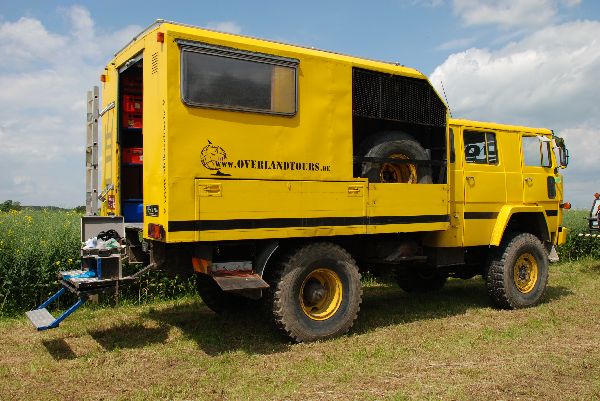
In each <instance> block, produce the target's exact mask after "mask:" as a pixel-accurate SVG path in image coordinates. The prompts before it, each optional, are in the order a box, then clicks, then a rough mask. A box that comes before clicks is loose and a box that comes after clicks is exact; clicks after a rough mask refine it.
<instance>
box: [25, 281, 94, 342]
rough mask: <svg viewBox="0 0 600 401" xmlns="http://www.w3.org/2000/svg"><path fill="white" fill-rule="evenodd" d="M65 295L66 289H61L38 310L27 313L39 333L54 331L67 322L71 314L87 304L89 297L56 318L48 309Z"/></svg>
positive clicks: (80, 300)
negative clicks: (61, 323)
mask: <svg viewBox="0 0 600 401" xmlns="http://www.w3.org/2000/svg"><path fill="white" fill-rule="evenodd" d="M64 293H65V288H64V287H63V288H61V289H60V290H59V291H58V292H57V293H56V294H54V295H52V296H51V297H50V298H48V299H47V300H46V301H45V302H44V303H43V304H41V305H40V306H38V307H37V309H34V310H30V311H29V312H25V314H26V315H27V317H28V318H29V320H30V321H31V323H33V325H34V326H35V328H36V329H37V330H38V331H42V330H48V329H53V328H55V327H58V325H59V324H60V322H62V321H63V320H65V319H66V318H67V317H68V316H69V315H70V314H71V313H73V312H75V311H76V310H77V309H79V307H80V306H81V305H83V304H84V303H85V301H86V300H87V297H81V298H79V300H78V301H77V302H75V304H73V305H72V306H71V307H70V308H69V309H67V310H66V311H64V312H63V313H62V314H61V315H60V316H59V317H56V318H55V317H54V316H52V314H51V313H50V312H48V310H47V309H46V307H47V306H48V305H50V304H51V303H52V302H54V301H55V300H56V299H57V298H58V297H60V296H61V295H62V294H64Z"/></svg>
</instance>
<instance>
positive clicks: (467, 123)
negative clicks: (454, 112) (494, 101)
mask: <svg viewBox="0 0 600 401" xmlns="http://www.w3.org/2000/svg"><path fill="white" fill-rule="evenodd" d="M448 125H460V126H464V127H471V128H484V129H485V128H487V129H491V130H503V131H519V132H527V133H533V134H546V135H552V134H554V133H553V131H552V130H550V129H548V128H537V127H525V126H521V125H509V124H499V123H495V122H485V121H475V120H466V119H457V118H450V119H449V120H448Z"/></svg>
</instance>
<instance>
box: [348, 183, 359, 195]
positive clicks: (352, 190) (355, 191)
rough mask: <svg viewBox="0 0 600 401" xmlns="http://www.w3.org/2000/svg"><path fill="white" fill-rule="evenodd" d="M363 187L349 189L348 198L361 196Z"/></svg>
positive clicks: (350, 187) (355, 186)
mask: <svg viewBox="0 0 600 401" xmlns="http://www.w3.org/2000/svg"><path fill="white" fill-rule="evenodd" d="M361 189H362V187H361V186H357V185H351V186H349V187H348V196H359V195H360V191H361Z"/></svg>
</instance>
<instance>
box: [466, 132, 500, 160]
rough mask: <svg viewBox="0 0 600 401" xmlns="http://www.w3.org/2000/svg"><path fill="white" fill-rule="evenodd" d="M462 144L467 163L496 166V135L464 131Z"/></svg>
mask: <svg viewBox="0 0 600 401" xmlns="http://www.w3.org/2000/svg"><path fill="white" fill-rule="evenodd" d="M464 142H465V160H466V162H467V163H477V164H498V147H497V145H496V134H494V133H491V132H473V131H465V133H464Z"/></svg>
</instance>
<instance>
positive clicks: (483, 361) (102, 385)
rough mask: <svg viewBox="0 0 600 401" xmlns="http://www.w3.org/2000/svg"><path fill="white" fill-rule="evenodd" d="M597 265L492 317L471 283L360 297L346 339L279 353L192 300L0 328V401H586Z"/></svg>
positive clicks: (569, 273)
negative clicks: (535, 300) (48, 325)
mask: <svg viewBox="0 0 600 401" xmlns="http://www.w3.org/2000/svg"><path fill="white" fill-rule="evenodd" d="M599 294H600V262H596V261H591V260H588V261H582V262H579V263H568V264H561V265H558V266H553V267H552V272H551V278H550V284H549V289H548V293H547V295H546V298H545V302H544V303H543V304H542V305H540V306H538V307H535V308H531V309H526V310H519V311H500V310H496V309H493V308H491V307H490V306H489V302H488V299H487V295H486V293H485V289H484V286H483V282H482V281H481V280H480V279H473V280H468V281H461V280H451V281H450V283H449V284H448V285H447V287H446V288H444V289H443V290H442V291H440V292H439V293H436V294H429V295H418V296H417V295H408V294H406V293H404V292H402V291H401V290H400V289H398V288H397V287H396V286H393V285H382V284H381V283H369V286H368V287H367V288H366V289H365V296H364V303H363V307H362V310H361V315H360V317H359V320H358V321H357V324H356V326H355V328H354V329H353V331H352V333H351V334H350V335H348V336H344V337H341V338H338V339H335V340H331V341H325V342H318V343H313V344H289V343H287V342H286V341H285V340H284V339H282V338H281V337H280V336H279V335H278V334H277V333H275V332H273V330H272V329H271V327H270V325H269V324H268V323H267V322H266V321H265V320H264V319H262V318H261V317H260V314H256V315H254V316H252V315H245V316H238V317H235V318H228V319H224V318H220V317H218V316H216V315H215V314H213V313H212V312H210V311H209V310H208V309H207V308H206V307H205V306H204V305H202V304H201V303H200V302H199V301H197V300H196V299H193V298H183V299H180V300H177V301H168V302H157V303H154V304H150V305H146V306H125V307H121V308H114V309H112V308H105V309H95V308H85V309H84V310H83V311H81V312H78V313H77V314H75V315H74V316H73V317H72V318H69V320H67V321H66V322H64V323H63V325H62V326H61V327H60V328H59V329H57V330H52V331H49V332H42V333H38V332H35V331H34V330H33V329H32V328H31V327H30V325H29V323H28V322H26V321H25V319H12V320H4V321H0V338H1V339H2V340H1V342H0V355H2V357H0V399H63V400H71V399H72V400H75V399H77V400H78V399H82V398H85V399H140V400H142V399H143V400H145V399H180V400H184V399H232V400H237V399H298V400H300V399H302V400H306V399H361V400H362V399H394V400H395V399H398V400H403V399H548V400H559V399H565V398H566V399H586V400H587V399H600V379H599V378H600V352H599V350H598V345H599V344H600V295H599Z"/></svg>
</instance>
